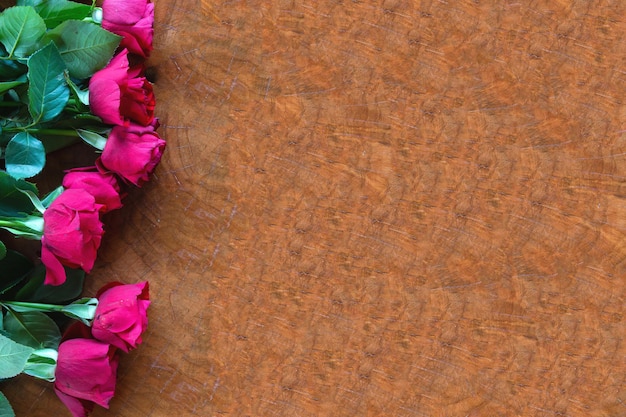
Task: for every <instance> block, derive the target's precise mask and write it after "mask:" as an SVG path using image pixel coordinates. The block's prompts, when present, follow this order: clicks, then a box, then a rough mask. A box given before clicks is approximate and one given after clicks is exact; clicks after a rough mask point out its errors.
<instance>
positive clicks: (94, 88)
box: [89, 49, 155, 126]
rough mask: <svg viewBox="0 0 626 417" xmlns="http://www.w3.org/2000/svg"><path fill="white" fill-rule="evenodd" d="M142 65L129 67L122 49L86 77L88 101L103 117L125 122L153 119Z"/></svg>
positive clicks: (144, 122) (149, 87) (151, 98)
mask: <svg viewBox="0 0 626 417" xmlns="http://www.w3.org/2000/svg"><path fill="white" fill-rule="evenodd" d="M142 73H143V67H142V66H134V67H130V66H129V64H128V50H126V49H124V50H122V51H121V52H120V53H119V54H117V55H116V56H114V57H113V59H112V60H111V62H109V64H108V65H107V66H106V67H104V68H103V69H101V70H100V71H98V72H96V73H95V74H94V75H93V76H92V77H91V79H90V80H89V105H90V107H91V111H92V112H93V114H95V115H96V116H98V117H100V118H101V119H102V121H104V122H105V123H108V124H112V125H128V124H129V121H133V122H135V123H137V124H140V125H143V126H147V125H150V124H151V123H152V122H153V120H154V106H155V98H154V92H153V89H152V84H150V82H149V81H148V80H147V79H146V77H143V76H141V74H142Z"/></svg>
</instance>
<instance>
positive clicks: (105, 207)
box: [63, 167, 122, 213]
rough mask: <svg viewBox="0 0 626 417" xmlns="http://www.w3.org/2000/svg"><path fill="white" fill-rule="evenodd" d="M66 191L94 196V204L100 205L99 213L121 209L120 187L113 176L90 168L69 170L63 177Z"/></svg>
mask: <svg viewBox="0 0 626 417" xmlns="http://www.w3.org/2000/svg"><path fill="white" fill-rule="evenodd" d="M63 187H65V188H66V189H83V190H85V191H87V192H88V193H89V194H91V195H92V196H94V198H95V200H96V204H101V205H102V207H101V208H100V212H101V213H106V212H108V211H111V210H116V209H118V208H120V207H122V200H121V196H120V186H119V184H118V183H117V179H116V178H115V175H113V174H111V173H106V172H105V173H102V172H99V171H97V170H96V167H92V168H76V169H71V170H69V171H68V172H67V174H65V177H63Z"/></svg>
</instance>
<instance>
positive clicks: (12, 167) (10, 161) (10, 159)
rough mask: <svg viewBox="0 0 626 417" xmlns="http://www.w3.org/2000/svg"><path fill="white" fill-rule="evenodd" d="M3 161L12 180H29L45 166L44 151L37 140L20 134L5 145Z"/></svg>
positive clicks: (25, 134) (27, 134)
mask: <svg viewBox="0 0 626 417" xmlns="http://www.w3.org/2000/svg"><path fill="white" fill-rule="evenodd" d="M5 160H6V169H7V172H8V173H9V175H11V176H12V177H13V178H16V179H23V178H30V177H34V176H35V175H37V174H39V173H40V172H41V170H42V169H43V167H44V165H45V164H46V150H45V149H44V147H43V143H41V141H40V140H39V139H37V138H36V137H34V136H33V135H31V134H30V133H27V132H20V133H17V134H16V135H15V136H13V139H11V141H10V142H9V144H8V145H7V148H6V154H5ZM26 198H28V197H26Z"/></svg>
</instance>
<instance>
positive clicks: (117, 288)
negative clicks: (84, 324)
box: [91, 282, 150, 352]
mask: <svg viewBox="0 0 626 417" xmlns="http://www.w3.org/2000/svg"><path fill="white" fill-rule="evenodd" d="M101 291H102V293H101V294H99V295H98V307H96V314H95V316H94V320H93V325H92V327H91V334H92V335H93V337H95V338H96V339H97V340H100V341H102V342H106V343H110V344H112V345H113V346H115V347H118V348H120V349H121V350H123V351H124V352H128V351H129V350H131V349H134V348H136V347H137V345H139V344H140V343H141V335H142V333H143V332H144V331H145V330H146V328H147V327H148V315H147V312H148V306H149V305H150V295H149V292H148V282H141V283H139V284H127V285H123V284H120V283H113V284H111V285H109V286H106V287H104V288H103V289H102V290H101Z"/></svg>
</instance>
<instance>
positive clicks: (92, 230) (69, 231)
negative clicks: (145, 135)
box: [41, 189, 104, 285]
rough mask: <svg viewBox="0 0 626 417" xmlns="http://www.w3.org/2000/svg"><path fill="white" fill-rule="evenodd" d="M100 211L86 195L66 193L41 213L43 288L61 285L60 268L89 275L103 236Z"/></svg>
mask: <svg viewBox="0 0 626 417" xmlns="http://www.w3.org/2000/svg"><path fill="white" fill-rule="evenodd" d="M101 208H102V205H101V204H98V203H96V200H95V198H94V196H93V195H91V194H89V193H88V192H87V191H85V190H82V189H69V190H65V191H63V192H62V193H61V195H60V196H58V197H57V198H56V199H55V200H54V201H53V202H52V204H51V205H50V207H48V209H47V210H46V211H45V212H44V213H43V221H44V226H43V236H42V238H41V261H42V262H43V264H44V265H45V266H46V278H45V281H44V283H45V284H49V285H60V284H62V283H64V282H65V278H66V277H65V270H64V269H63V265H65V266H69V267H71V268H79V267H80V268H82V269H83V270H84V271H85V272H89V271H91V269H92V268H93V264H94V262H95V260H96V253H97V251H98V248H99V247H100V241H101V240H102V235H103V234H104V229H103V227H102V222H101V221H100V210H101Z"/></svg>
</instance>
